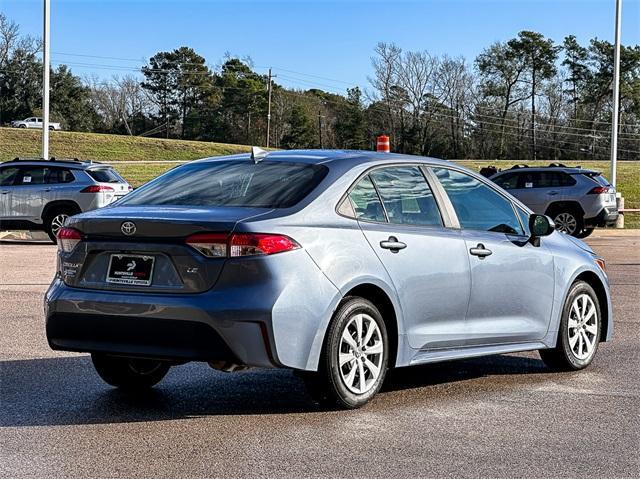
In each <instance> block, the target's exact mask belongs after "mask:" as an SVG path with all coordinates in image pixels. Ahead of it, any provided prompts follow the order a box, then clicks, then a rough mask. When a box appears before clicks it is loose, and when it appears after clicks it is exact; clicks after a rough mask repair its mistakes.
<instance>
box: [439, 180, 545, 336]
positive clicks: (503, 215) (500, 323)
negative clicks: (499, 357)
mask: <svg viewBox="0 0 640 479" xmlns="http://www.w3.org/2000/svg"><path fill="white" fill-rule="evenodd" d="M433 171H434V173H435V175H436V176H437V177H438V179H439V181H440V184H441V185H442V187H443V189H444V190H445V192H446V194H447V196H448V198H449V200H450V201H451V204H452V206H453V209H454V211H455V214H456V215H457V219H458V222H459V223H460V227H461V228H462V235H463V237H464V241H465V243H466V249H467V253H468V261H469V266H470V270H471V296H470V298H469V307H468V310H467V315H466V318H467V319H466V325H467V332H468V335H469V338H468V341H467V343H466V344H467V345H469V346H480V345H492V344H505V343H523V342H535V341H537V340H540V339H542V338H543V337H544V335H545V334H546V332H547V330H548V328H549V321H550V319H551V308H552V304H553V298H554V265H553V256H552V255H551V253H550V252H549V251H548V249H547V248H546V247H545V246H544V242H543V243H542V244H541V245H540V246H537V247H536V246H534V245H533V244H531V242H529V241H528V239H529V235H528V226H526V225H523V224H522V221H521V218H520V217H519V216H520V215H518V214H517V211H516V210H515V209H514V208H515V205H514V204H513V202H512V201H511V200H510V199H509V198H507V197H506V196H504V195H503V194H502V193H500V192H499V191H498V190H497V189H495V188H493V187H492V186H490V185H489V184H487V183H485V182H483V181H481V180H480V179H479V178H477V177H474V176H471V175H469V174H467V173H466V172H462V171H458V170H455V169H450V168H434V169H433ZM523 215H524V213H523Z"/></svg>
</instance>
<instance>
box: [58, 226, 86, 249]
mask: <svg viewBox="0 0 640 479" xmlns="http://www.w3.org/2000/svg"><path fill="white" fill-rule="evenodd" d="M56 236H57V238H58V251H64V252H65V253H69V252H70V251H73V248H75V247H76V245H77V244H78V243H80V241H82V234H81V233H80V231H78V230H77V229H74V228H60V229H59V230H58V234H57V235H56Z"/></svg>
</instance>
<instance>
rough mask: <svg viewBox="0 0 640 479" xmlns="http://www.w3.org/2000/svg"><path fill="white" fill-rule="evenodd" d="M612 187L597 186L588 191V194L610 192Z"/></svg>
mask: <svg viewBox="0 0 640 479" xmlns="http://www.w3.org/2000/svg"><path fill="white" fill-rule="evenodd" d="M610 191H611V188H609V187H608V186H595V187H593V188H592V189H591V191H589V193H587V194H588V195H601V194H603V193H609V192H610Z"/></svg>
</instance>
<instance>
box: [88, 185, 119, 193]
mask: <svg viewBox="0 0 640 479" xmlns="http://www.w3.org/2000/svg"><path fill="white" fill-rule="evenodd" d="M102 191H115V190H114V189H113V188H112V187H111V186H107V185H91V186H87V187H86V188H85V189H83V190H80V193H100V192H102Z"/></svg>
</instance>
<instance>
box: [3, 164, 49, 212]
mask: <svg viewBox="0 0 640 479" xmlns="http://www.w3.org/2000/svg"><path fill="white" fill-rule="evenodd" d="M45 175H46V168H45V167H43V166H22V167H20V171H19V173H18V177H17V179H16V181H15V183H14V186H13V188H12V192H11V203H10V205H11V206H10V208H11V210H12V213H13V214H14V219H16V220H22V221H31V222H36V223H39V222H41V220H42V210H43V208H44V189H45V186H46V185H45Z"/></svg>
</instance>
